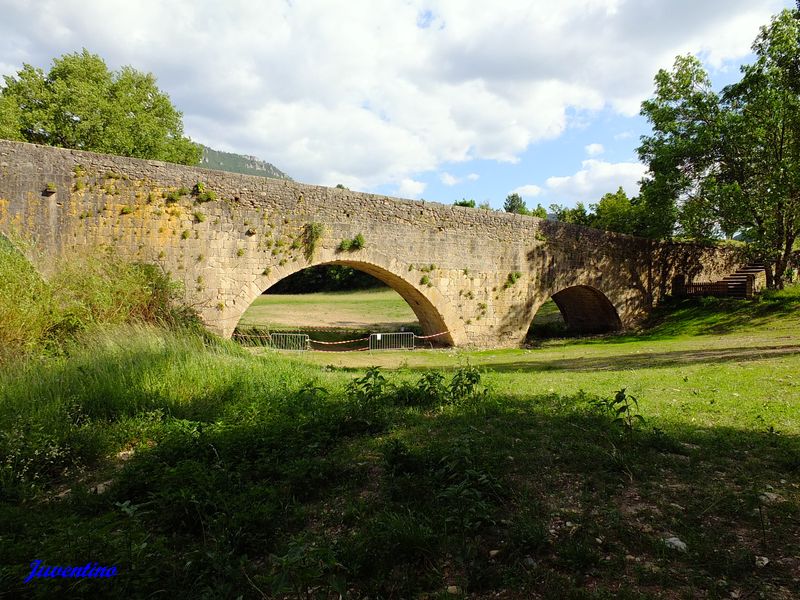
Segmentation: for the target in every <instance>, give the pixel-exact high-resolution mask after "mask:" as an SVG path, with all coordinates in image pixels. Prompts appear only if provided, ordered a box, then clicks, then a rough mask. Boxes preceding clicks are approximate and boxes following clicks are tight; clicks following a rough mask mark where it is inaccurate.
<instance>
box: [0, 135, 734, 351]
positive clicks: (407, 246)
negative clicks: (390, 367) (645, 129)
mask: <svg viewBox="0 0 800 600" xmlns="http://www.w3.org/2000/svg"><path fill="white" fill-rule="evenodd" d="M0 232H3V233H6V234H9V233H16V234H21V235H23V236H26V237H29V238H33V239H34V240H35V241H36V242H37V244H38V245H39V246H40V248H41V249H42V250H43V251H45V252H48V253H51V254H53V255H66V256H69V255H70V253H74V252H76V251H77V252H91V251H95V250H96V249H97V248H98V247H104V246H110V247H113V248H114V249H115V251H116V252H118V253H119V254H121V255H122V256H124V257H126V258H130V259H132V260H136V261H145V262H152V263H157V264H159V265H161V266H162V267H163V268H164V269H165V270H166V271H168V272H169V273H170V275H171V276H172V277H173V278H174V279H177V280H179V281H182V282H183V284H184V288H185V294H186V300H187V302H188V303H189V304H190V305H191V306H193V307H195V308H196V309H197V311H198V312H199V313H200V315H201V316H202V318H203V320H204V321H205V323H206V324H207V326H208V327H209V328H210V329H212V330H213V331H215V332H217V333H219V334H221V335H223V336H230V335H231V333H232V332H233V330H234V328H235V327H236V325H237V323H238V321H239V319H240V318H241V316H242V313H244V311H245V310H246V309H247V307H248V306H250V304H251V303H252V302H253V300H255V299H256V298H257V297H258V296H259V295H260V294H261V293H262V292H263V291H264V290H266V289H268V288H269V287H271V286H272V285H273V284H275V283H276V282H278V281H280V280H281V279H283V278H284V277H287V276H289V275H291V274H292V273H295V272H297V271H299V270H301V269H305V268H307V267H311V266H316V265H323V264H340V265H348V266H350V267H354V268H356V269H360V270H362V271H366V272H367V273H369V274H371V275H374V276H375V277H377V278H378V279H380V280H382V281H384V282H385V283H386V284H387V285H389V286H391V287H392V288H393V289H394V290H396V291H397V292H398V293H399V294H400V295H401V296H402V297H403V298H404V299H405V300H406V302H408V304H409V305H410V306H411V308H412V309H413V310H414V312H415V313H416V315H417V318H418V319H419V323H420V325H421V327H422V329H423V332H424V333H426V334H438V333H444V335H442V336H441V340H442V341H443V342H445V343H447V344H452V345H465V346H478V347H497V346H513V345H517V344H519V343H520V342H521V341H522V340H523V339H524V337H525V335H526V333H527V331H528V327H529V326H530V323H531V320H532V319H533V316H534V315H535V314H536V311H537V309H538V308H539V307H540V306H541V304H542V303H543V302H545V301H546V300H547V299H548V298H550V297H552V298H553V300H554V301H555V302H556V304H557V305H558V307H559V308H560V309H561V312H562V314H563V316H564V318H565V321H566V323H567V325H568V327H570V328H571V329H574V330H575V331H579V332H596V331H607V330H614V329H624V328H629V327H633V326H635V325H636V324H637V323H638V322H639V321H640V320H641V319H642V318H643V317H645V316H646V315H647V313H648V311H649V310H650V308H651V307H652V306H653V304H654V303H655V302H657V301H658V299H659V298H661V297H663V296H664V295H665V294H668V293H670V289H671V283H672V281H673V279H674V278H675V277H676V276H682V277H684V278H685V280H686V281H711V280H714V279H718V278H719V277H720V276H722V275H725V274H727V273H730V272H732V271H734V270H736V267H738V266H740V265H741V264H742V261H741V260H740V259H739V258H738V257H737V255H736V254H735V253H734V252H732V251H726V250H720V249H714V248H706V247H701V246H696V245H689V244H672V243H660V242H655V241H652V240H645V239H640V238H635V237H631V236H626V235H620V234H613V233H607V232H603V231H598V230H594V229H588V228H583V227H577V226H571V225H565V224H562V223H557V222H550V221H544V220H541V219H537V218H533V217H524V216H519V215H512V214H507V213H500V212H493V211H485V210H480V209H473V208H464V207H458V206H446V205H442V204H436V203H431V202H425V201H410V200H400V199H396V198H388V197H385V196H379V195H371V194H363V193H358V192H352V191H349V190H344V189H335V188H326V187H320V186H312V185H304V184H301V183H296V182H292V181H284V180H276V179H264V178H259V177H253V176H246V175H238V174H232V173H224V172H220V171H211V170H206V169H199V168H192V167H184V166H179V165H173V164H167V163H163V162H157V161H148V160H138V159H132V158H125V157H119V156H107V155H100V154H93V153H89V152H81V151H77V150H65V149H60V148H50V147H43V146H37V145H33V144H25V143H17V142H8V141H0ZM358 236H361V237H363V240H364V244H363V247H361V248H358V249H354V248H352V244H351V248H350V249H349V250H343V249H342V242H343V241H345V242H346V241H352V240H354V239H355V238H357V237H358ZM355 245H356V246H357V245H358V244H355ZM344 246H347V243H345V244H344Z"/></svg>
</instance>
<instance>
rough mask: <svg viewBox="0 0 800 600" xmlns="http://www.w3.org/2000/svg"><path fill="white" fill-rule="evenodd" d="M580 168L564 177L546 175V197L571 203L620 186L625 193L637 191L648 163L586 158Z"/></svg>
mask: <svg viewBox="0 0 800 600" xmlns="http://www.w3.org/2000/svg"><path fill="white" fill-rule="evenodd" d="M581 167H582V168H581V169H580V170H579V171H577V172H576V173H575V174H573V175H568V176H565V177H549V178H548V179H547V181H545V186H546V187H547V190H546V195H547V198H548V200H550V201H552V202H555V203H557V204H566V205H568V206H573V205H574V204H575V203H576V202H583V203H584V204H586V205H588V204H591V203H596V202H598V201H599V200H600V198H601V197H602V196H603V194H607V193H608V192H616V191H617V188H619V187H620V186H622V188H623V189H624V190H625V193H626V194H628V196H635V195H637V194H638V193H639V180H640V179H641V178H642V177H643V176H644V174H645V173H646V171H647V167H645V166H644V165H643V164H641V163H638V162H618V163H610V162H605V161H602V160H596V159H588V160H584V161H583V162H582V163H581Z"/></svg>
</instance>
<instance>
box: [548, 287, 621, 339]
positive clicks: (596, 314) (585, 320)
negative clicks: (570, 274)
mask: <svg viewBox="0 0 800 600" xmlns="http://www.w3.org/2000/svg"><path fill="white" fill-rule="evenodd" d="M551 297H552V298H553V302H555V303H556V306H558V309H559V310H560V311H561V315H562V316H563V317H564V322H565V323H566V325H567V329H568V330H570V331H573V332H575V333H607V332H609V331H619V330H620V329H622V320H621V319H620V316H619V313H618V312H617V309H616V307H615V306H614V304H613V303H612V302H611V300H609V298H608V296H606V295H605V294H604V293H603V292H601V291H600V290H599V289H597V288H596V287H592V286H590V285H573V286H569V287H566V288H564V289H562V290H560V291H558V292H556V293H555V294H553V295H552V296H551Z"/></svg>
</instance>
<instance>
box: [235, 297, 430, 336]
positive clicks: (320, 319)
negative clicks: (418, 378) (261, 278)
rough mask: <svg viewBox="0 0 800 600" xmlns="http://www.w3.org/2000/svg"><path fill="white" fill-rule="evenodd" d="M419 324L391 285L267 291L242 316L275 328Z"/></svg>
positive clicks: (393, 327)
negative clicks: (313, 291) (342, 289)
mask: <svg viewBox="0 0 800 600" xmlns="http://www.w3.org/2000/svg"><path fill="white" fill-rule="evenodd" d="M416 324H417V317H416V315H414V311H412V310H411V307H410V306H409V305H408V304H407V303H406V301H405V300H403V298H401V297H400V295H399V294H398V293H397V292H395V291H394V290H392V289H391V288H385V287H384V288H374V289H369V290H361V291H357V292H320V293H316V294H264V295H262V296H259V297H258V298H257V299H256V301H255V302H253V304H252V305H250V308H248V309H247V310H246V311H245V313H244V315H243V316H242V319H241V322H240V325H258V326H261V327H268V328H272V329H295V328H301V329H307V328H314V327H335V328H338V329H345V330H354V329H355V330H360V329H375V330H383V331H397V330H399V329H400V327H409V326H412V325H416Z"/></svg>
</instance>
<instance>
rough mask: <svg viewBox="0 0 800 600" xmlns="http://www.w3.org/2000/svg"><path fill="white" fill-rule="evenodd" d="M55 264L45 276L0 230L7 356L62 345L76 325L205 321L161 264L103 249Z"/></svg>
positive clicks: (1, 356) (1, 348) (3, 355)
mask: <svg viewBox="0 0 800 600" xmlns="http://www.w3.org/2000/svg"><path fill="white" fill-rule="evenodd" d="M42 262H43V263H44V262H45V260H44V259H43V261H42ZM51 270H52V274H51V275H50V276H49V277H48V280H45V279H44V278H43V277H42V276H41V275H40V274H39V273H38V272H37V270H36V268H35V267H34V265H33V263H31V262H30V261H29V260H28V259H27V258H26V257H25V256H24V255H23V254H22V253H21V252H20V251H18V250H17V249H16V248H15V247H14V246H12V244H11V243H10V242H9V241H8V240H7V239H5V238H0V272H2V273H3V277H2V278H0V362H4V361H6V360H9V359H10V358H11V357H21V356H28V355H34V354H43V353H49V352H59V351H60V350H61V349H63V346H64V344H65V343H66V342H67V341H69V340H70V339H72V338H73V337H74V336H75V335H76V334H77V333H79V332H81V331H84V330H86V329H89V328H90V327H93V326H97V325H106V324H111V325H113V324H122V323H153V324H159V325H165V326H170V327H172V326H179V325H187V324H196V323H198V322H199V321H198V320H197V317H196V315H195V314H194V312H193V311H191V310H190V309H188V308H185V307H181V306H180V305H179V304H178V303H177V299H178V296H179V294H180V291H181V288H180V286H179V285H178V284H176V283H174V282H172V281H171V280H170V279H169V277H168V276H167V275H166V274H165V273H164V272H163V271H161V269H159V268H158V267H156V266H154V265H148V264H141V263H128V262H126V261H124V260H122V259H121V258H119V257H117V256H115V255H113V254H111V253H107V252H96V253H95V254H90V255H83V256H80V257H77V256H70V257H65V258H64V259H62V260H60V261H58V262H56V263H55V265H54V266H52V267H51Z"/></svg>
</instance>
